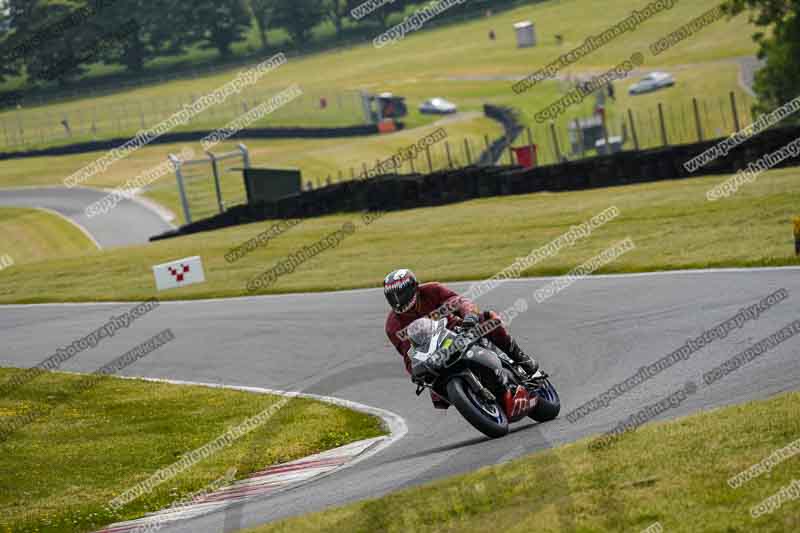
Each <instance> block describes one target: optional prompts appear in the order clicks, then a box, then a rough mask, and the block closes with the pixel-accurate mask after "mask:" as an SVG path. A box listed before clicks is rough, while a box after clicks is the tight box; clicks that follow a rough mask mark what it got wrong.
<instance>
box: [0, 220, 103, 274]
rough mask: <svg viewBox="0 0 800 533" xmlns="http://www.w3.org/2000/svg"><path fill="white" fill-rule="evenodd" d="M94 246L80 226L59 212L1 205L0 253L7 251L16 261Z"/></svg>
mask: <svg viewBox="0 0 800 533" xmlns="http://www.w3.org/2000/svg"><path fill="white" fill-rule="evenodd" d="M95 250H97V247H96V246H95V245H94V243H93V242H92V241H91V240H89V238H88V237H87V236H86V235H85V234H84V233H83V232H82V231H81V230H79V229H78V228H77V227H75V226H74V225H73V224H71V223H70V222H68V221H67V220H65V219H63V218H62V217H60V216H58V215H54V214H52V213H49V212H47V211H43V210H40V209H27V208H16V207H3V208H0V255H1V254H2V253H3V252H5V253H8V254H9V255H10V256H11V257H13V259H14V262H15V263H17V264H22V263H30V262H35V261H41V260H43V259H47V258H56V257H75V256H80V255H82V254H85V253H88V252H92V251H95Z"/></svg>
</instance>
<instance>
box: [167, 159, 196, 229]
mask: <svg viewBox="0 0 800 533" xmlns="http://www.w3.org/2000/svg"><path fill="white" fill-rule="evenodd" d="M169 160H170V161H172V165H173V166H174V167H175V179H176V180H177V181H178V192H179V193H180V195H181V205H183V218H185V219H186V223H187V224H191V223H192V214H191V212H190V211H189V202H188V200H187V199H186V189H185V188H184V186H183V174H182V173H181V160H180V159H178V158H177V157H176V156H175V155H173V154H170V155H169Z"/></svg>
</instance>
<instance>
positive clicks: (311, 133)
mask: <svg viewBox="0 0 800 533" xmlns="http://www.w3.org/2000/svg"><path fill="white" fill-rule="evenodd" d="M403 127H404V124H403V123H399V122H398V123H397V128H398V129H403ZM211 133H212V132H211V131H177V132H172V133H165V134H164V135H162V136H160V137H158V138H156V139H153V140H152V141H151V142H150V143H149V144H151V145H155V144H168V143H179V142H194V141H199V140H201V139H203V138H204V137H206V136H207V135H210V134H211ZM377 134H378V126H377V125H375V124H364V125H358V126H343V127H341V128H300V127H287V128H249V129H244V130H241V131H237V132H236V133H234V134H233V135H231V139H331V138H336V137H361V136H364V135H377ZM129 140H130V139H129V138H124V139H123V138H117V139H108V140H103V141H89V142H82V143H75V144H68V145H64V146H53V147H50V148H42V149H39V150H25V151H19V152H0V160H4V159H21V158H26V157H40V156H53V155H72V154H83V153H87V152H99V151H106V150H111V149H113V148H117V147H118V146H122V145H123V144H125V143H126V142H128V141H129Z"/></svg>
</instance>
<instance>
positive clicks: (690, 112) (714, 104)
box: [303, 93, 754, 190]
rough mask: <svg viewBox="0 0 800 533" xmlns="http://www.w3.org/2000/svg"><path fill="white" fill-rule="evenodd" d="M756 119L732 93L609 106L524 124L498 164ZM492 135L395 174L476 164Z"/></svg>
mask: <svg viewBox="0 0 800 533" xmlns="http://www.w3.org/2000/svg"><path fill="white" fill-rule="evenodd" d="M753 121H754V117H753V115H752V113H751V111H750V109H749V107H748V106H747V105H746V104H745V103H744V102H740V101H738V100H737V99H736V98H735V96H734V94H733V93H731V94H730V95H729V96H728V97H719V98H705V99H698V98H693V99H691V100H687V101H683V102H679V103H670V104H664V103H659V104H656V105H655V106H652V107H638V108H636V109H622V108H614V107H606V114H602V113H601V114H595V115H592V116H589V117H586V118H582V119H578V118H565V117H562V118H560V119H559V120H555V121H552V122H550V123H547V124H537V123H535V122H531V123H528V124H523V130H522V132H523V133H522V134H521V135H519V136H517V138H516V139H514V140H513V142H512V143H511V145H510V146H509V147H507V148H506V149H505V150H504V151H503V152H502V153H501V155H500V158H499V159H498V160H497V161H496V162H495V164H497V165H521V164H522V163H521V161H520V159H519V157H518V156H517V155H516V152H515V150H514V148H521V147H524V146H530V145H533V146H534V147H535V150H534V151H535V155H533V156H532V158H533V164H534V165H535V166H542V165H552V164H557V163H561V162H565V161H570V160H577V159H582V158H586V157H593V156H596V155H603V154H606V153H613V152H617V151H621V150H645V149H649V148H657V147H660V146H669V145H676V144H689V143H695V142H699V141H706V140H709V139H715V138H721V137H725V136H727V135H730V134H732V133H734V132H736V131H738V130H740V129H743V128H746V127H747V126H749V125H750V124H752V123H753ZM490 143H491V140H490V139H489V136H488V135H484V136H483V137H481V136H478V135H473V136H467V137H464V138H460V139H453V138H448V139H447V140H445V141H442V142H439V143H436V144H434V145H431V146H428V147H427V148H426V150H425V151H424V152H422V153H420V154H418V155H417V157H416V158H415V159H409V160H407V161H404V162H403V163H402V165H401V166H400V167H399V168H397V169H393V170H392V171H391V173H392V174H401V175H407V174H416V173H426V172H427V173H431V172H436V171H440V170H448V169H457V168H463V167H467V166H472V165H478V161H479V158H480V156H481V154H482V153H483V152H485V151H486V150H488V149H489V146H490ZM376 163H377V162H373V163H370V162H364V163H362V165H361V166H360V167H348V168H340V169H338V170H337V171H334V172H330V173H328V174H327V175H316V176H314V177H313V178H310V179H307V180H306V181H305V182H304V183H303V188H304V189H306V190H309V189H315V188H319V187H323V186H326V185H331V184H335V183H339V182H342V181H348V180H352V179H358V178H361V177H363V176H365V175H367V171H368V169H372V168H375V167H376Z"/></svg>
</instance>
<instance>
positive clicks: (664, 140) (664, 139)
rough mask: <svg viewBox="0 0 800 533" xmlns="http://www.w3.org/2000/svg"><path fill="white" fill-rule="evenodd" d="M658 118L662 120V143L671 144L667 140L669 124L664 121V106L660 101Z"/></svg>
mask: <svg viewBox="0 0 800 533" xmlns="http://www.w3.org/2000/svg"><path fill="white" fill-rule="evenodd" d="M658 120H659V121H660V122H661V143H662V145H663V146H667V145H668V144H669V142H668V140H667V125H666V124H665V123H664V107H663V106H662V105H661V102H659V103H658Z"/></svg>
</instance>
